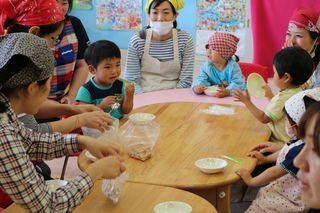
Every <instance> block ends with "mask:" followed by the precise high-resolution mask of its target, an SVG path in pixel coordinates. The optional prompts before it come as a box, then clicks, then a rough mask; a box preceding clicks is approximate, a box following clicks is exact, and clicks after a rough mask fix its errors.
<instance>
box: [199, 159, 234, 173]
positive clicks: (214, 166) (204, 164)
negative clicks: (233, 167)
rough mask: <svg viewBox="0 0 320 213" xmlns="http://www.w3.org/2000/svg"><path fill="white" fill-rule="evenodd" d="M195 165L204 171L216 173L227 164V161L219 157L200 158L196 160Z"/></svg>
mask: <svg viewBox="0 0 320 213" xmlns="http://www.w3.org/2000/svg"><path fill="white" fill-rule="evenodd" d="M195 164H196V166H197V167H198V168H199V169H200V170H201V171H203V172H204V173H208V174H211V173H217V172H220V171H221V170H222V169H223V168H224V167H226V166H227V165H228V162H227V161H225V160H223V159H221V158H202V159H199V160H197V161H196V163H195Z"/></svg>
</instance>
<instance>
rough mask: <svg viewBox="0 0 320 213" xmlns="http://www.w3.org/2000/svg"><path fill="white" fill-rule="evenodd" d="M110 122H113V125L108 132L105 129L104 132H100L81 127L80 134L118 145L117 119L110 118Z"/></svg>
mask: <svg viewBox="0 0 320 213" xmlns="http://www.w3.org/2000/svg"><path fill="white" fill-rule="evenodd" d="M111 120H112V121H113V124H112V126H110V129H109V130H106V129H105V131H104V132H100V130H98V129H92V128H88V127H85V126H83V127H81V129H82V132H83V134H84V135H86V136H89V137H92V138H95V139H99V140H102V141H108V142H110V143H115V144H118V129H119V119H117V118H115V117H112V116H111ZM118 145H119V144H118Z"/></svg>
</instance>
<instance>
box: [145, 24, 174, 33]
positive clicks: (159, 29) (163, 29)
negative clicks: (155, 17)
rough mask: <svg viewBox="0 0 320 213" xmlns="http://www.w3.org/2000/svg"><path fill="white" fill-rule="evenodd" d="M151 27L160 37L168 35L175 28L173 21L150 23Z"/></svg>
mask: <svg viewBox="0 0 320 213" xmlns="http://www.w3.org/2000/svg"><path fill="white" fill-rule="evenodd" d="M150 27H151V28H152V30H153V31H154V32H156V33H157V34H159V35H166V34H168V33H169V32H170V31H171V30H172V28H173V22H172V21H150Z"/></svg>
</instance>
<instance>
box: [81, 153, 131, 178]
mask: <svg viewBox="0 0 320 213" xmlns="http://www.w3.org/2000/svg"><path fill="white" fill-rule="evenodd" d="M123 161H124V160H123V158H122V157H120V156H113V155H112V156H107V157H104V158H101V159H99V160H97V161H96V162H94V163H93V164H91V165H90V166H89V167H88V168H87V169H86V170H85V172H86V173H87V174H88V175H89V176H90V177H91V179H92V181H93V182H95V181H96V180H97V179H99V178H103V179H114V178H116V177H118V176H120V175H121V174H122V173H123V172H124V171H125V170H126V167H125V166H124V164H123Z"/></svg>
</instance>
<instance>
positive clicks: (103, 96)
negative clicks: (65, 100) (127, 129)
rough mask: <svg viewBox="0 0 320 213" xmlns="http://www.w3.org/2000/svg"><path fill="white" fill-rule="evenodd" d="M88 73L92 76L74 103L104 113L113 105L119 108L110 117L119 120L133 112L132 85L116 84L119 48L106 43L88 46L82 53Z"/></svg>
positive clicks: (111, 43) (119, 58)
mask: <svg viewBox="0 0 320 213" xmlns="http://www.w3.org/2000/svg"><path fill="white" fill-rule="evenodd" d="M84 59H85V61H86V63H87V64H88V68H89V72H90V73H91V74H93V75H94V76H93V77H92V78H91V79H90V80H89V81H88V82H87V83H86V84H84V85H83V86H82V87H80V89H79V91H78V95H77V97H76V100H77V101H78V102H79V103H80V104H94V105H96V106H97V107H99V108H101V109H102V110H104V111H105V112H110V111H111V110H112V108H111V106H112V105H113V104H114V103H120V104H121V105H120V107H118V108H117V109H114V110H112V113H111V115H112V116H113V117H115V118H118V119H120V118H122V117H123V114H128V113H130V112H131V110H132V108H133V95H134V84H133V83H130V84H127V85H126V84H125V83H124V82H122V81H120V80H118V77H119V76H120V74H121V64H120V60H121V52H120V49H119V47H118V46H117V45H116V44H115V43H113V42H111V41H108V40H100V41H96V42H94V43H92V44H91V45H90V46H89V47H88V48H87V49H86V51H85V53H84Z"/></svg>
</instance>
